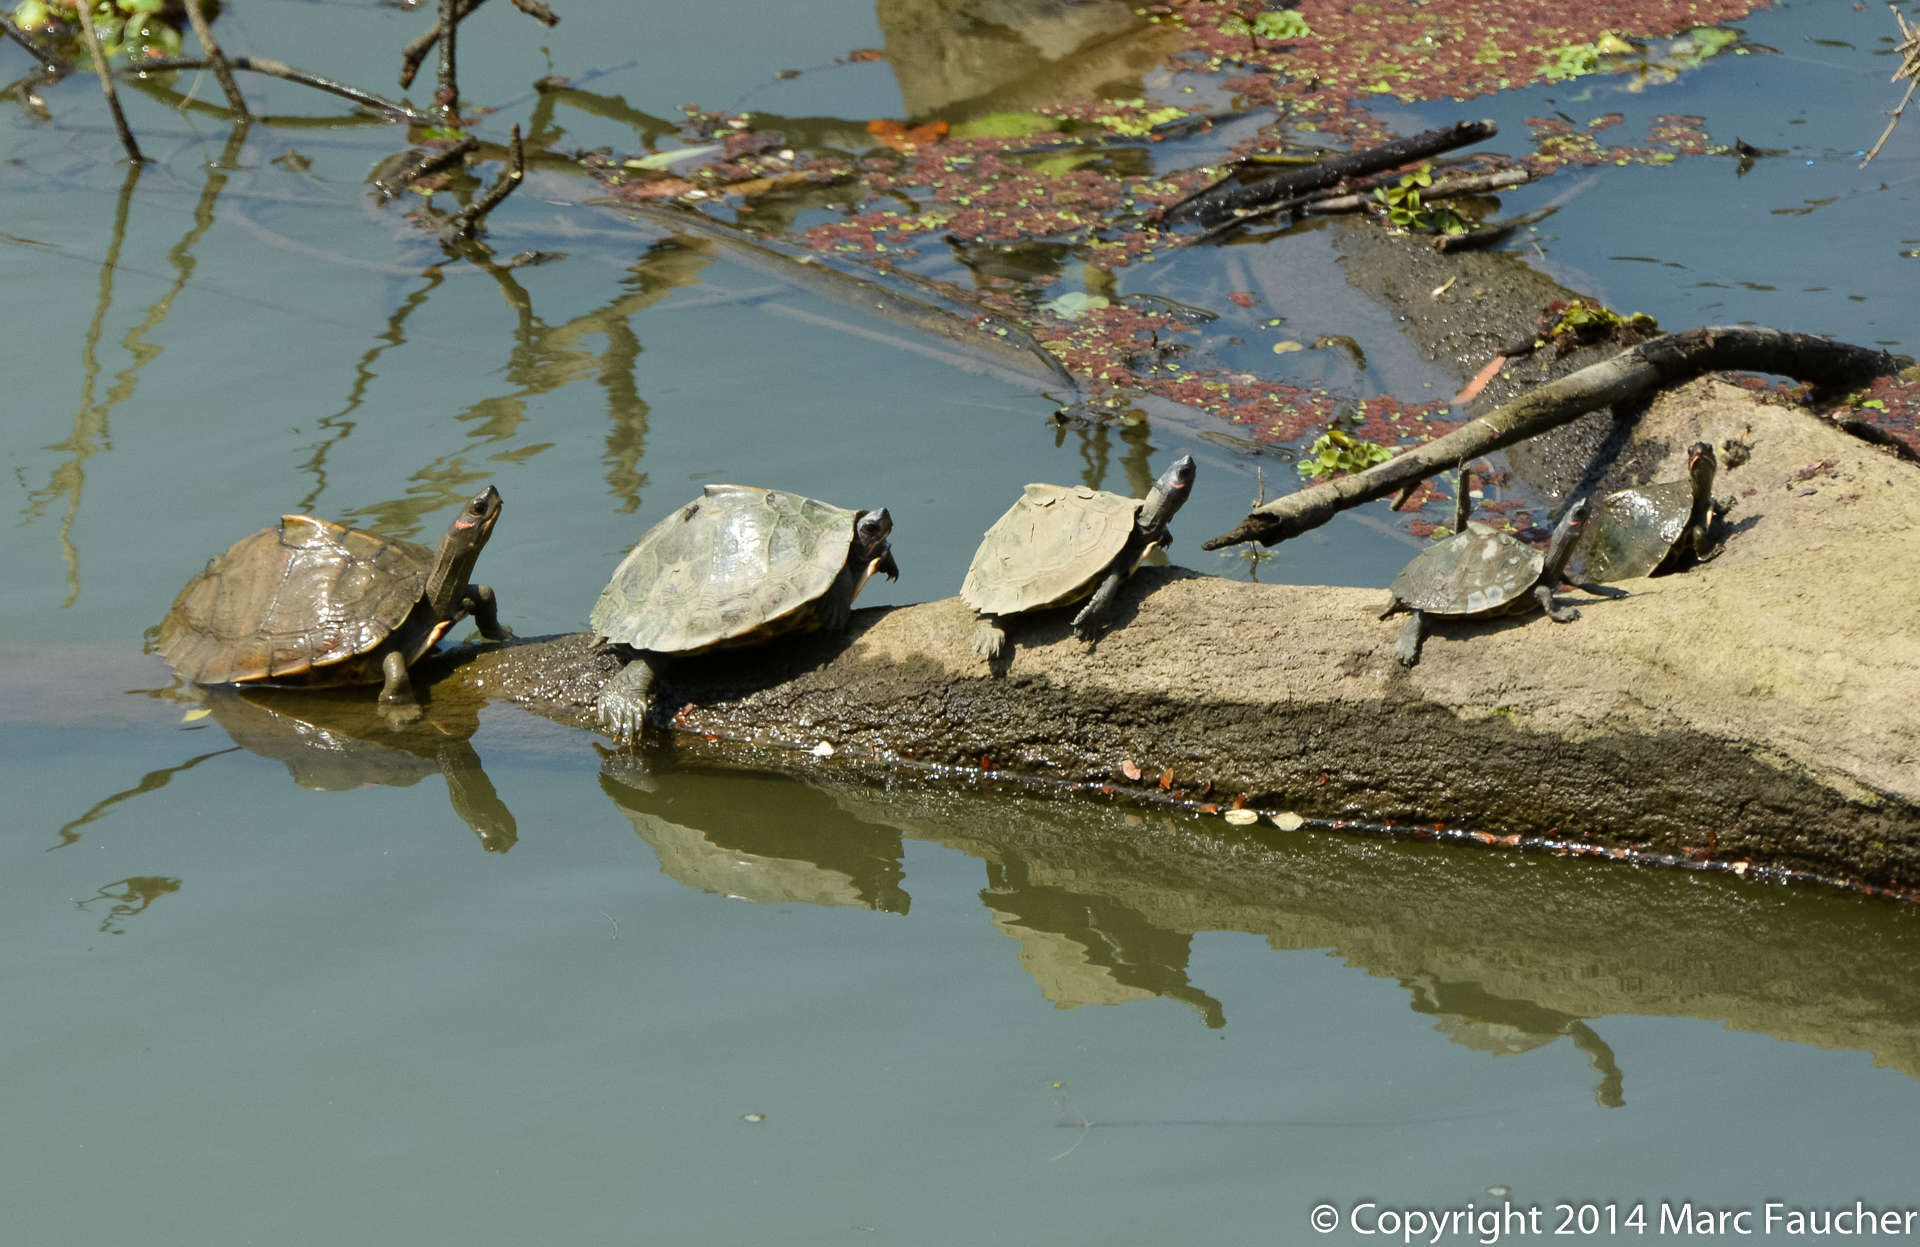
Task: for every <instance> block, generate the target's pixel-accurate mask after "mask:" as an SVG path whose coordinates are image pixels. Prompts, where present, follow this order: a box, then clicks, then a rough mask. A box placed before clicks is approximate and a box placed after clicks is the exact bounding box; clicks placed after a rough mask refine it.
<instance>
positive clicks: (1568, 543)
mask: <svg viewBox="0 0 1920 1247" xmlns="http://www.w3.org/2000/svg"><path fill="white" fill-rule="evenodd" d="M1587 510H1588V504H1587V500H1586V499H1585V498H1575V499H1574V500H1573V504H1572V505H1571V506H1569V507H1568V508H1567V513H1566V514H1565V515H1563V516H1561V517H1560V522H1559V523H1558V524H1556V525H1554V528H1553V538H1552V540H1550V541H1548V542H1547V562H1546V565H1545V566H1544V567H1542V568H1541V569H1540V583H1541V584H1543V585H1547V586H1548V587H1552V586H1555V585H1558V584H1559V583H1560V574H1561V573H1562V572H1564V571H1566V570H1567V560H1568V559H1570V558H1572V557H1573V547H1574V546H1575V544H1577V543H1578V542H1579V540H1580V532H1581V530H1582V529H1584V528H1585V527H1586V524H1587Z"/></svg>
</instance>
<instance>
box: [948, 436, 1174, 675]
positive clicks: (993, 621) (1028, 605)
mask: <svg viewBox="0 0 1920 1247" xmlns="http://www.w3.org/2000/svg"><path fill="white" fill-rule="evenodd" d="M1193 476H1194V464H1193V456H1192V455H1182V456H1180V458H1179V459H1177V460H1175V461H1174V464H1173V466H1172V467H1170V468H1168V469H1167V470H1166V471H1165V472H1163V473H1162V474H1161V476H1160V479H1159V480H1157V481H1155V482H1154V483H1153V488H1152V489H1151V490H1149V491H1148V492H1147V496H1146V497H1145V498H1144V499H1141V498H1126V497H1122V496H1121V495H1119V494H1114V493H1108V492H1107V491H1105V490H1102V489H1090V488H1087V487H1085V486H1073V487H1068V486H1065V485H1044V484H1034V485H1028V486H1027V488H1026V492H1025V493H1023V494H1021V495H1020V498H1019V500H1018V501H1016V502H1015V503H1014V504H1013V506H1011V507H1009V508H1008V509H1007V513H1006V514H1005V515H1002V516H1001V517H1000V518H999V519H997V520H995V521H994V522H993V527H992V528H989V529H988V530H987V532H986V536H985V537H984V538H983V539H982V540H981V542H980V548H979V549H978V550H976V551H974V555H973V565H972V566H970V567H969V568H967V578H966V580H965V581H964V582H963V583H962V584H961V586H960V597H961V600H962V601H964V602H966V604H967V605H968V606H971V607H972V608H973V609H974V610H975V611H976V612H978V614H979V616H980V624H979V626H978V627H977V628H975V629H974V631H973V638H972V644H973V649H974V652H975V653H977V654H979V655H980V656H981V657H982V658H985V659H987V660H988V661H989V662H992V661H993V660H994V659H997V658H998V657H999V656H1000V654H1001V651H1002V650H1003V649H1004V648H1005V647H1006V643H1007V634H1006V629H1005V628H1004V626H1003V621H1004V620H1005V619H1006V618H1007V617H1008V616H1010V615H1020V614H1025V613H1026V612H1028V611H1038V610H1046V609H1047V608H1048V607H1052V606H1066V605H1069V604H1071V603H1074V602H1078V601H1080V600H1081V599H1082V598H1087V599H1090V600H1089V601H1088V602H1087V604H1086V605H1085V606H1084V607H1082V608H1081V610H1080V613H1079V614H1077V615H1075V616H1074V617H1073V625H1072V626H1073V632H1074V635H1075V636H1078V637H1079V638H1080V639H1081V640H1083V641H1088V640H1092V639H1093V637H1094V636H1095V635H1096V634H1097V633H1098V632H1099V630H1100V628H1101V627H1102V626H1103V625H1104V624H1105V623H1106V619H1107V616H1108V615H1109V614H1111V613H1112V611H1113V604H1114V602H1115V601H1116V600H1117V599H1118V598H1119V596H1120V586H1121V585H1122V584H1123V583H1124V582H1125V581H1126V578H1127V577H1128V576H1130V575H1132V574H1133V570H1134V568H1136V567H1138V566H1139V565H1140V560H1141V559H1143V558H1145V557H1146V556H1147V554H1148V553H1149V552H1150V551H1151V550H1153V549H1154V548H1155V547H1156V546H1167V545H1170V544H1172V542H1173V533H1172V532H1171V531H1170V530H1169V529H1168V528H1167V524H1168V522H1169V521H1170V520H1172V519H1173V516H1174V513H1175V512H1177V511H1178V510H1179V509H1180V507H1181V504H1183V503H1185V502H1186V500H1187V496H1188V495H1189V494H1191V493H1192V492H1193Z"/></svg>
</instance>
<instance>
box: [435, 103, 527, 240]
mask: <svg viewBox="0 0 1920 1247" xmlns="http://www.w3.org/2000/svg"><path fill="white" fill-rule="evenodd" d="M526 175H527V161H526V153H525V151H524V150H523V149H522V148H521V145H520V127H519V126H515V127H514V128H513V137H512V138H511V139H510V140H509V142H508V146H507V167H506V171H505V172H503V173H501V175H500V177H499V179H498V180H497V181H495V182H494V184H493V185H492V186H490V187H488V188H487V193H486V194H485V195H483V196H481V197H480V198H479V199H476V200H474V201H473V202H472V203H470V204H468V205H467V206H466V207H464V208H462V209H461V210H460V211H459V212H457V213H455V214H454V217H453V219H452V220H451V221H449V222H448V223H447V229H446V236H447V237H448V238H472V237H473V232H474V230H476V229H478V228H479V226H480V222H481V221H482V220H484V219H485V218H486V215H487V213H489V212H492V211H493V210H494V209H495V208H497V207H499V206H500V201H501V200H503V199H505V198H506V197H507V196H508V195H511V194H513V191H514V188H515V187H517V186H519V185H520V183H521V181H522V180H523V179H524V178H525V177H526Z"/></svg>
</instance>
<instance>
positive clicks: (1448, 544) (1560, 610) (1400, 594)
mask: <svg viewBox="0 0 1920 1247" xmlns="http://www.w3.org/2000/svg"><path fill="white" fill-rule="evenodd" d="M1468 479H1469V474H1468V473H1467V472H1465V471H1462V472H1461V473H1460V498H1459V501H1458V503H1457V504H1456V506H1455V508H1454V523H1453V535H1452V536H1450V537H1448V538H1446V539H1445V540H1443V541H1439V542H1436V543H1435V544H1433V545H1430V546H1428V547H1427V548H1426V549H1424V550H1422V551H1421V552H1420V553H1419V554H1417V555H1415V556H1414V558H1413V561H1412V562H1410V563H1408V564H1407V565H1406V566H1405V567H1403V568H1401V569H1400V574H1399V575H1398V576H1396V577H1394V581H1393V591H1392V596H1391V597H1390V598H1389V599H1388V600H1387V605H1386V609H1385V610H1383V611H1381V612H1380V618H1382V619H1385V618H1387V617H1388V616H1389V615H1392V614H1393V613H1394V612H1395V611H1401V610H1407V611H1412V612H1413V617H1412V618H1411V619H1409V620H1407V624H1406V627H1405V628H1404V629H1402V630H1401V633H1400V640H1399V643H1398V644H1396V645H1395V646H1394V650H1393V654H1394V657H1395V658H1397V659H1399V660H1400V665H1401V666H1403V667H1411V666H1413V665H1414V664H1415V663H1417V662H1419V661H1420V639H1421V637H1422V636H1424V635H1425V633H1426V627H1427V620H1428V619H1430V618H1450V619H1486V618H1489V617H1491V616H1494V615H1508V614H1524V613H1525V612H1527V611H1531V610H1544V611H1545V612H1546V613H1547V618H1549V619H1551V620H1553V621H1554V622H1555V623H1572V622H1573V621H1574V620H1576V619H1578V618H1580V611H1579V609H1578V608H1577V607H1573V606H1555V605H1554V602H1553V591H1554V589H1555V588H1557V587H1558V586H1559V584H1560V575H1561V573H1562V572H1564V571H1565V570H1566V567H1567V559H1568V558H1569V557H1570V556H1571V555H1572V553H1573V544H1574V542H1575V541H1576V540H1578V539H1579V536H1580V530H1581V526H1582V525H1584V524H1585V523H1586V521H1587V510H1588V503H1587V500H1586V499H1585V498H1579V499H1575V500H1574V502H1573V504H1572V505H1571V506H1569V507H1568V508H1567V513H1566V514H1565V515H1563V516H1561V517H1560V523H1559V524H1558V525H1556V526H1555V527H1554V530H1553V537H1552V539H1551V540H1550V541H1549V542H1548V543H1547V552H1546V553H1545V554H1544V555H1543V554H1541V553H1540V551H1538V550H1536V549H1534V548H1533V547H1532V546H1530V545H1527V544H1526V543H1524V542H1522V541H1519V540H1517V539H1516V538H1514V537H1512V536H1510V535H1508V534H1507V533H1503V532H1500V531H1499V530H1497V529H1493V528H1489V527H1488V526H1487V525H1485V524H1482V523H1480V522H1478V521H1474V522H1472V523H1469V522H1468V521H1467V512H1468V510H1469V508H1470V507H1471V505H1472V502H1471V499H1470V498H1469V496H1468V493H1467V489H1468Z"/></svg>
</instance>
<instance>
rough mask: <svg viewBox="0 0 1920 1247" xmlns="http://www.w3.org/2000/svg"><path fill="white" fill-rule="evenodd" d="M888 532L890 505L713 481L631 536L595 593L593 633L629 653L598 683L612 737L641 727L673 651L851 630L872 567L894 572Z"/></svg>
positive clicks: (601, 711)
mask: <svg viewBox="0 0 1920 1247" xmlns="http://www.w3.org/2000/svg"><path fill="white" fill-rule="evenodd" d="M892 532H893V517H892V516H890V515H888V514H887V511H886V508H885V507H882V508H880V509H879V510H874V511H849V510H847V509H846V508H844V507H836V506H834V505H832V504H831V503H826V502H820V501H818V500H816V499H813V498H805V497H802V496H801V495H799V494H794V493H785V492H782V491H779V490H772V489H760V488H756V487H755V486H752V485H708V486H707V487H706V488H705V490H703V491H702V493H701V495H700V496H699V497H698V498H695V499H694V500H693V501H692V502H690V503H688V504H687V505H686V506H684V507H681V508H680V509H679V510H677V511H675V512H674V513H673V514H671V515H669V516H668V517H667V518H666V519H664V520H661V521H660V522H659V523H658V524H655V525H654V526H653V527H652V528H650V529H648V530H647V531H646V533H645V535H643V536H642V537H641V538H640V540H639V541H637V542H635V543H634V546H633V549H631V550H629V551H628V552H627V556H626V558H625V559H623V560H622V561H621V563H620V566H619V567H617V568H615V569H614V572H613V577H612V578H611V579H610V580H608V581H607V587H606V588H605V589H603V590H602V591H601V593H600V600H599V601H597V602H595V603H594V606H593V613H592V614H591V616H589V625H590V626H591V627H592V629H593V631H594V633H595V644H596V645H597V646H601V647H608V646H614V647H620V648H621V649H622V650H623V651H625V652H626V653H627V655H628V661H627V663H626V665H625V666H624V667H623V668H621V670H620V672H619V674H617V675H615V676H614V677H613V679H611V680H609V681H608V682H607V684H606V685H605V686H604V687H603V688H602V689H601V690H600V695H599V698H598V701H597V703H596V705H595V715H596V717H597V718H598V719H599V721H600V724H601V726H602V727H603V728H605V729H606V731H607V732H608V734H610V735H612V736H613V737H614V738H615V739H617V740H621V741H627V740H631V739H633V738H634V737H635V736H637V735H638V734H639V731H640V728H641V726H642V725H643V724H644V723H645V722H646V719H647V712H648V709H649V704H650V700H651V693H652V690H653V684H654V681H655V680H656V679H658V678H659V675H660V672H661V671H662V670H663V669H664V667H665V666H666V664H667V662H668V660H670V659H671V658H673V657H675V656H677V655H681V654H700V653H705V652H706V651H708V650H716V649H726V648H731V647H734V646H743V645H758V644H760V643H761V642H763V641H769V640H772V639H773V638H774V637H777V636H782V635H784V634H786V633H790V632H810V631H813V630H815V629H821V628H824V629H826V630H828V631H830V632H839V631H842V630H844V629H845V628H846V626H847V623H848V620H849V618H850V617H851V615H852V612H853V600H854V598H856V597H857V596H859V593H860V590H861V589H862V588H864V587H866V583H867V581H868V580H869V579H871V578H872V576H873V574H874V573H875V572H884V573H886V575H887V577H888V578H889V579H898V578H899V575H900V568H899V565H898V564H896V563H895V562H894V561H893V548H892V547H891V546H890V545H889V544H888V542H887V538H888V536H889V535H890V534H891V533H892Z"/></svg>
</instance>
